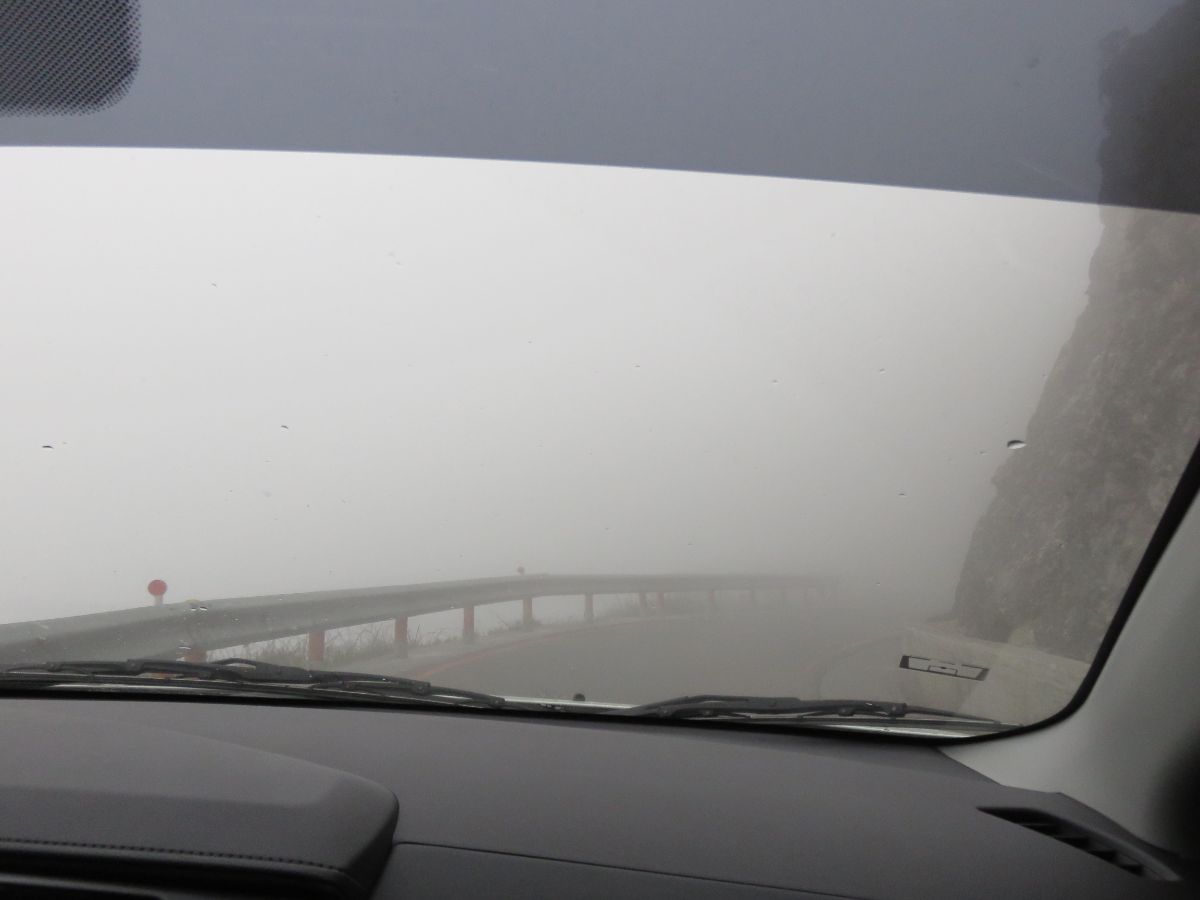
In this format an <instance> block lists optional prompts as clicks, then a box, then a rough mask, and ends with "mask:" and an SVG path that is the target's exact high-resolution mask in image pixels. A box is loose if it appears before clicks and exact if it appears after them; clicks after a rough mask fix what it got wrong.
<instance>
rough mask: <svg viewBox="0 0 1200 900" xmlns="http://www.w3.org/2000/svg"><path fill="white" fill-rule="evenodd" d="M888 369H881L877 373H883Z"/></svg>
mask: <svg viewBox="0 0 1200 900" xmlns="http://www.w3.org/2000/svg"><path fill="white" fill-rule="evenodd" d="M886 371H887V369H880V370H879V371H878V372H877V373H876V374H879V375H882V374H883V373H884V372H886Z"/></svg>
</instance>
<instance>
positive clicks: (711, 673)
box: [355, 607, 901, 703]
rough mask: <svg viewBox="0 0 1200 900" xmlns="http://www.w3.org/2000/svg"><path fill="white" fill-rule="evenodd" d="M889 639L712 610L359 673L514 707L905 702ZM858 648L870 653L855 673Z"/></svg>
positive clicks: (484, 646) (759, 613)
mask: <svg viewBox="0 0 1200 900" xmlns="http://www.w3.org/2000/svg"><path fill="white" fill-rule="evenodd" d="M896 628H897V625H896V623H883V622H880V621H879V620H878V617H871V616H863V615H861V614H859V615H854V614H851V613H850V612H847V611H844V610H843V611H836V610H829V609H823V610H819V611H818V610H812V609H800V608H791V607H787V608H780V607H776V608H769V607H768V608H762V607H760V608H748V609H741V610H736V611H734V610H711V611H701V612H689V613H682V614H665V615H651V616H646V617H628V618H615V619H609V620H600V621H597V622H596V623H594V624H591V625H582V624H580V625H575V626H565V627H564V626H556V627H553V628H550V627H547V628H542V629H537V630H534V631H532V632H525V633H505V634H502V635H496V636H491V637H484V638H480V639H479V641H478V642H476V643H474V644H462V643H459V642H453V643H452V644H449V645H443V646H442V647H440V648H437V649H436V651H434V652H426V651H416V652H414V653H413V655H412V656H410V657H409V658H407V659H398V658H395V657H387V658H385V657H380V658H377V659H375V660H371V661H368V662H366V663H356V664H355V668H357V669H359V670H368V671H376V672H380V673H383V674H390V675H407V676H410V677H419V678H425V679H429V680H431V681H434V682H435V683H437V684H442V685H447V686H453V687H459V688H470V689H473V690H480V691H487V692H490V693H499V694H507V695H510V696H512V695H517V696H526V697H552V698H559V699H569V698H571V697H572V696H574V695H575V694H583V695H584V696H585V697H586V698H587V699H588V700H597V701H608V702H614V703H644V702H647V701H650V700H658V699H664V698H667V697H674V696H679V695H684V694H703V693H721V694H768V695H775V696H800V697H817V696H829V691H830V690H831V689H833V690H836V691H838V692H841V694H842V695H847V696H859V697H864V698H865V697H871V698H877V699H901V698H900V697H898V696H894V695H895V690H896V689H895V685H894V676H893V675H892V671H893V667H894V666H896V664H897V661H898V660H892V658H891V656H892V653H891V650H890V648H886V647H885V649H884V650H883V651H882V655H881V651H880V650H879V649H878V647H879V646H880V638H881V637H883V638H884V643H885V644H886V635H887V634H895V632H896ZM862 647H867V648H876V649H875V650H874V652H873V654H872V653H867V654H866V655H865V656H864V657H863V658H864V664H862V665H857V664H855V662H854V660H855V659H856V657H855V656H854V654H855V653H856V652H858V653H860V655H862V651H861V649H856V648H862ZM834 660H841V661H842V662H841V663H840V665H838V666H837V669H838V671H839V672H840V673H841V675H840V676H839V677H838V679H837V683H836V685H833V686H831V685H830V684H829V683H828V681H827V680H824V681H823V675H824V674H825V673H828V671H829V665H830V663H831V662H832V661H834ZM847 660H850V663H849V664H847V662H846V661H847ZM847 672H849V676H847V675H846V673H847Z"/></svg>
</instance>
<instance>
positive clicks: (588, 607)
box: [583, 594, 596, 622]
mask: <svg viewBox="0 0 1200 900" xmlns="http://www.w3.org/2000/svg"><path fill="white" fill-rule="evenodd" d="M583 621H585V622H594V621H596V604H595V602H594V601H593V599H592V595H591V594H584V595H583Z"/></svg>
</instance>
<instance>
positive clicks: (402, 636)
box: [392, 616, 408, 656]
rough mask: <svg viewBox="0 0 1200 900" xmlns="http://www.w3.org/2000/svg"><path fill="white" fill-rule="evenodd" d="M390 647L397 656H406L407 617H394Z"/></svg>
mask: <svg viewBox="0 0 1200 900" xmlns="http://www.w3.org/2000/svg"><path fill="white" fill-rule="evenodd" d="M392 647H393V649H394V650H395V651H396V655H397V656H408V616H396V624H395V628H394V629H393V631H392Z"/></svg>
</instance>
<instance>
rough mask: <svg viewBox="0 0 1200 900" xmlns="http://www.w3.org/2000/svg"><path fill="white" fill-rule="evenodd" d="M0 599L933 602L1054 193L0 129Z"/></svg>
mask: <svg viewBox="0 0 1200 900" xmlns="http://www.w3.org/2000/svg"><path fill="white" fill-rule="evenodd" d="M0 160H2V162H3V166H2V168H0V173H2V174H0V182H2V185H3V187H2V191H0V192H2V194H3V196H4V198H5V201H4V217H3V225H2V226H0V228H2V229H3V236H4V239H3V245H4V247H5V261H4V265H3V266H0V297H3V307H2V309H3V317H4V322H3V327H2V328H0V366H2V367H3V378H2V380H0V385H2V386H3V412H4V427H3V429H0V466H2V467H3V472H4V479H3V483H4V501H3V515H0V560H2V564H0V571H2V572H3V581H2V582H0V620H3V621H16V620H25V619H34V618H45V617H51V616H60V615H69V614H74V613H80V612H90V611H97V610H102V609H115V608H120V607H128V606H139V605H145V604H147V603H148V602H149V600H150V598H149V596H148V595H147V594H146V590H145V585H146V583H147V582H148V581H149V580H150V579H152V578H163V579H165V580H166V581H167V582H168V583H169V585H170V590H169V593H168V596H167V599H168V601H171V600H182V599H185V598H193V597H195V598H220V597H237V596H242V595H249V594H263V593H271V592H280V593H287V592H294V591H305V590H317V589H327V588H338V587H364V586H372V585H387V584H403V583H409V582H417V581H433V580H441V579H451V578H464V577H474V576H487V575H500V574H512V573H514V572H515V571H516V570H517V567H518V566H523V567H524V568H525V569H526V570H527V571H530V572H682V571H751V570H753V571H770V572H780V573H792V572H795V573H810V572H811V573H818V574H828V575H833V576H836V577H838V578H840V579H841V580H842V585H843V587H842V591H841V597H842V598H843V601H844V602H845V603H847V604H852V605H856V606H858V605H868V606H874V607H878V608H879V609H886V610H889V611H892V612H894V611H896V610H898V609H899V610H903V611H904V613H905V614H911V615H914V616H915V615H927V614H929V613H932V612H937V611H939V610H943V609H947V608H948V607H949V605H950V603H951V602H952V600H953V595H954V585H955V582H956V580H957V578H958V576H959V572H960V569H961V566H962V562H963V556H964V552H965V550H966V546H967V542H968V540H969V538H970V534H971V529H972V527H973V526H974V525H975V523H976V521H977V520H978V518H979V517H980V515H981V514H982V512H983V511H984V509H985V507H986V505H987V503H988V501H989V499H990V498H991V496H992V494H993V488H992V486H991V483H990V479H991V477H992V475H993V473H994V471H995V470H996V468H997V466H998V465H999V464H1000V463H1001V462H1002V461H1003V460H1004V459H1005V457H1006V455H1007V454H1010V453H1013V452H1021V450H1020V449H1008V447H1007V445H1008V444H1009V442H1010V441H1014V440H1020V439H1023V438H1024V436H1025V435H1024V429H1025V427H1026V425H1027V423H1028V421H1029V417H1030V415H1031V413H1032V412H1033V409H1034V407H1035V405H1036V402H1037V399H1038V396H1039V393H1040V391H1041V389H1042V386H1043V380H1044V378H1045V376H1046V373H1047V372H1048V370H1049V369H1050V367H1051V365H1052V364H1053V362H1054V359H1055V356H1056V354H1057V353H1058V351H1059V349H1060V347H1061V346H1062V344H1063V342H1064V341H1065V339H1066V338H1067V336H1068V334H1069V333H1070V330H1071V327H1072V324H1073V322H1074V320H1075V318H1076V317H1077V316H1078V314H1079V312H1080V310H1081V309H1082V308H1083V304H1084V301H1085V299H1086V298H1085V291H1086V289H1087V283H1088V263H1089V259H1090V258H1091V255H1092V252H1093V251H1094V249H1095V247H1096V243H1097V240H1098V237H1099V234H1100V228H1101V223H1100V218H1099V215H1098V211H1097V209H1096V207H1094V206H1088V205H1083V204H1069V203H1059V202H1050V201H1035V200H1023V199H1014V198H1005V197H995V196H981V195H972V194H956V193H947V192H933V191H920V190H912V189H900V188H886V187H873V186H863V185H845V184H837V183H822V182H808V181H793V180H784V179H770V178H756V177H743V176H724V175H713V174H690V173H669V172H661V171H648V170H626V169H615V168H593V167H583V166H559V165H544V164H523V163H507V162H489V161H470V160H432V159H423V158H389V157H370V156H336V155H318V154H277V153H249V152H216V151H186V152H183V151H155V150H144V151H143V150H100V151H97V150H53V151H47V150H24V149H5V150H3V151H0Z"/></svg>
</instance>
